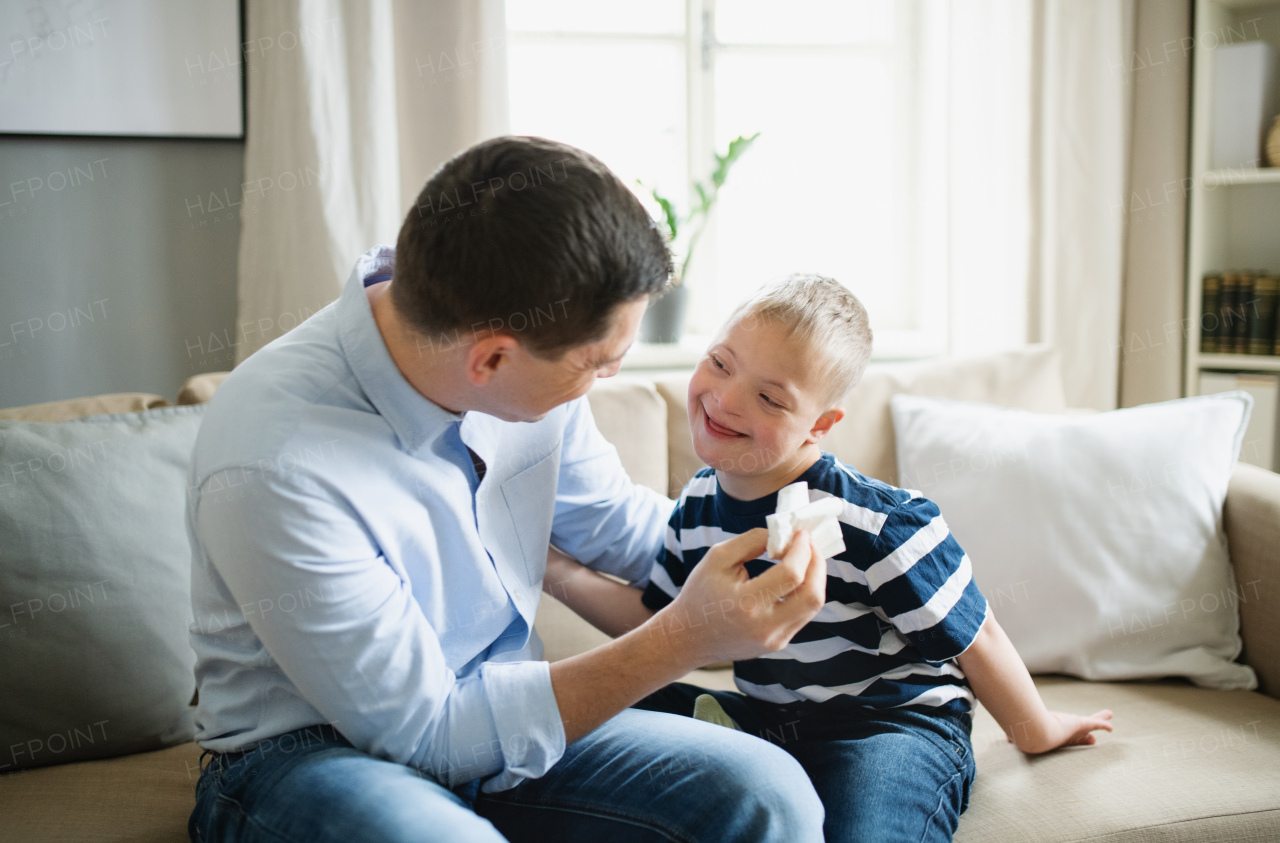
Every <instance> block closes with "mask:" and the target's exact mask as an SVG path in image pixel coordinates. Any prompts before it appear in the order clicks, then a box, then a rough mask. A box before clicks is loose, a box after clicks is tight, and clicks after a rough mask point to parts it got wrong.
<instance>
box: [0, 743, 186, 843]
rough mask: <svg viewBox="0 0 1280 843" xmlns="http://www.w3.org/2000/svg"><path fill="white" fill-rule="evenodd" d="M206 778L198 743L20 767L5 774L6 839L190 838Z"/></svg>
mask: <svg viewBox="0 0 1280 843" xmlns="http://www.w3.org/2000/svg"><path fill="white" fill-rule="evenodd" d="M199 778H200V747H199V746H197V745H196V744H194V743H186V744H181V745H179V746H171V747H169V748H168V749H162V750H159V751H157V752H143V753H140V754H138V755H126V756H124V757H123V758H109V759H105V760H102V761H84V762H81V763H79V764H62V765H60V766H57V767H41V768H39V769H36V770H27V771H24V772H20V773H13V774H11V775H8V776H5V777H4V778H3V779H0V817H3V820H0V839H4V840H42V841H59V843H82V841H83V843H90V842H91V841H93V842H94V843H96V841H102V840H129V841H137V843H183V842H184V841H186V840H187V839H188V837H187V818H188V817H190V816H191V809H192V808H194V807H195V804H196V781H197V780H198V779H199Z"/></svg>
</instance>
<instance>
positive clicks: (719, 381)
mask: <svg viewBox="0 0 1280 843" xmlns="http://www.w3.org/2000/svg"><path fill="white" fill-rule="evenodd" d="M789 333H790V332H789V331H787V330H785V329H784V327H783V326H782V325H779V324H777V323H771V322H767V321H761V320H758V319H745V320H739V321H737V322H735V323H733V324H732V325H729V326H727V328H726V330H724V331H722V332H721V334H720V335H719V336H718V337H716V339H715V340H714V341H713V342H712V344H711V346H710V347H709V348H708V349H707V352H706V354H705V355H704V356H703V358H702V360H701V361H699V363H698V367H697V368H696V369H695V370H694V373H693V377H692V378H691V379H690V381H689V426H690V429H691V431H692V433H693V449H694V451H695V452H697V454H698V458H699V459H701V460H702V461H703V462H705V463H706V464H707V465H709V466H711V467H712V468H715V469H717V470H719V471H723V472H726V473H728V474H735V475H752V476H754V475H762V474H768V473H769V472H770V471H772V470H774V469H776V468H778V467H779V466H784V465H787V464H789V463H790V462H791V461H793V460H794V459H795V458H796V456H797V454H798V452H799V451H800V448H801V447H802V446H803V445H804V444H805V442H806V440H807V439H808V437H809V435H810V430H811V429H812V427H813V426H814V424H815V421H816V420H817V418H818V417H819V416H820V415H822V413H823V412H824V411H825V410H827V409H830V408H828V407H820V406H818V405H819V403H820V401H819V399H818V398H817V396H820V395H821V394H822V390H821V389H819V388H818V387H819V386H820V385H819V384H818V383H817V382H816V381H817V380H818V379H819V375H818V371H819V370H818V367H817V366H815V365H813V361H812V359H811V358H812V356H813V355H812V352H811V351H810V349H809V348H808V347H807V343H805V342H804V341H803V340H800V339H797V338H796V337H793V336H790V335H789Z"/></svg>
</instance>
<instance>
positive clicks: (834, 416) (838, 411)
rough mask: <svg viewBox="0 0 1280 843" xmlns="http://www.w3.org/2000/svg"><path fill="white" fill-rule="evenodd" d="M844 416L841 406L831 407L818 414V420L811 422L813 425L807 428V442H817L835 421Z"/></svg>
mask: <svg viewBox="0 0 1280 843" xmlns="http://www.w3.org/2000/svg"><path fill="white" fill-rule="evenodd" d="M842 418H844V408H843V407H832V408H831V409H830V410H827V411H826V412H825V413H823V414H822V415H820V416H818V420H817V421H816V422H814V423H813V427H812V428H810V429H809V442H817V441H818V440H819V439H821V438H822V437H824V436H826V435H827V434H828V433H829V432H830V431H831V428H832V427H834V426H835V423H836V422H838V421H840V420H841V419H842Z"/></svg>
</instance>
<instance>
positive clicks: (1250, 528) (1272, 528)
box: [1224, 463, 1280, 699]
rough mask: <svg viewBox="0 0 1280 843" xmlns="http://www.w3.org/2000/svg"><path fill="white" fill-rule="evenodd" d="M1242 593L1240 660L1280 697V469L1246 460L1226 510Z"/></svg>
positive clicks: (1267, 689)
mask: <svg viewBox="0 0 1280 843" xmlns="http://www.w3.org/2000/svg"><path fill="white" fill-rule="evenodd" d="M1224 519H1225V522H1226V530H1227V545H1228V547H1229V548H1230V551H1231V565H1232V567H1233V568H1234V569H1235V575H1236V590H1237V592H1238V593H1239V595H1240V635H1241V637H1242V638H1243V639H1244V651H1243V653H1241V656H1240V660H1241V661H1243V662H1245V663H1246V664H1248V665H1250V666H1251V667H1252V668H1253V669H1254V670H1255V671H1257V673H1258V682H1259V685H1260V686H1261V690H1262V692H1263V693H1265V694H1268V695H1270V696H1272V697H1275V698H1277V699H1280V474H1275V473H1273V472H1270V471H1267V470H1266V469H1262V468H1258V467H1256V466H1252V465H1247V464H1245V463H1241V464H1240V465H1238V466H1236V470H1235V473H1233V474H1232V475H1231V485H1230V486H1228V488H1227V504H1226V510H1225V513H1224Z"/></svg>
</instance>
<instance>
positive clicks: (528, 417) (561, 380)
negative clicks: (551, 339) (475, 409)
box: [490, 296, 649, 422]
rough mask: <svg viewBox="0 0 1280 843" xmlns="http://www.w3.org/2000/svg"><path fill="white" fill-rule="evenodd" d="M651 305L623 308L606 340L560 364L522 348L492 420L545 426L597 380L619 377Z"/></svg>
mask: <svg viewBox="0 0 1280 843" xmlns="http://www.w3.org/2000/svg"><path fill="white" fill-rule="evenodd" d="M648 303H649V299H648V297H647V296H646V297H642V298H639V299H636V300H635V301H630V302H624V303H622V304H620V305H618V306H617V307H616V308H614V312H613V314H612V315H611V317H610V320H611V327H610V329H609V333H608V334H607V335H606V336H605V337H604V339H602V340H600V341H598V342H593V343H588V344H586V345H578V346H574V347H572V348H570V349H569V350H568V351H566V352H564V354H563V355H561V357H560V358H559V359H557V360H543V359H542V358H540V357H535V356H533V355H532V354H530V353H529V352H528V351H527V350H526V349H524V348H523V347H522V346H521V347H518V348H517V350H516V352H515V353H514V354H513V355H512V357H511V361H510V364H509V365H508V366H506V367H504V369H505V371H503V372H502V374H501V377H502V378H503V380H504V392H503V395H504V400H503V402H502V403H503V406H502V407H501V411H499V412H495V411H492V410H491V411H490V412H491V413H492V415H495V416H497V417H498V418H500V419H503V420H504V421H527V422H533V421H539V420H540V419H542V418H544V417H545V416H546V415H547V413H549V412H551V410H553V409H555V408H556V407H558V406H560V405H561V404H564V403H566V402H569V401H572V400H574V399H575V398H580V397H582V396H583V395H586V394H587V390H589V389H591V385H592V384H593V383H595V380H596V378H611V377H613V376H614V375H616V374H617V373H618V367H619V366H620V365H621V364H622V355H623V354H625V353H626V352H627V349H629V348H630V347H631V344H632V343H633V342H634V341H635V338H636V332H637V331H639V329H640V317H642V316H643V315H644V309H645V307H646V306H647V305H648Z"/></svg>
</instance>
